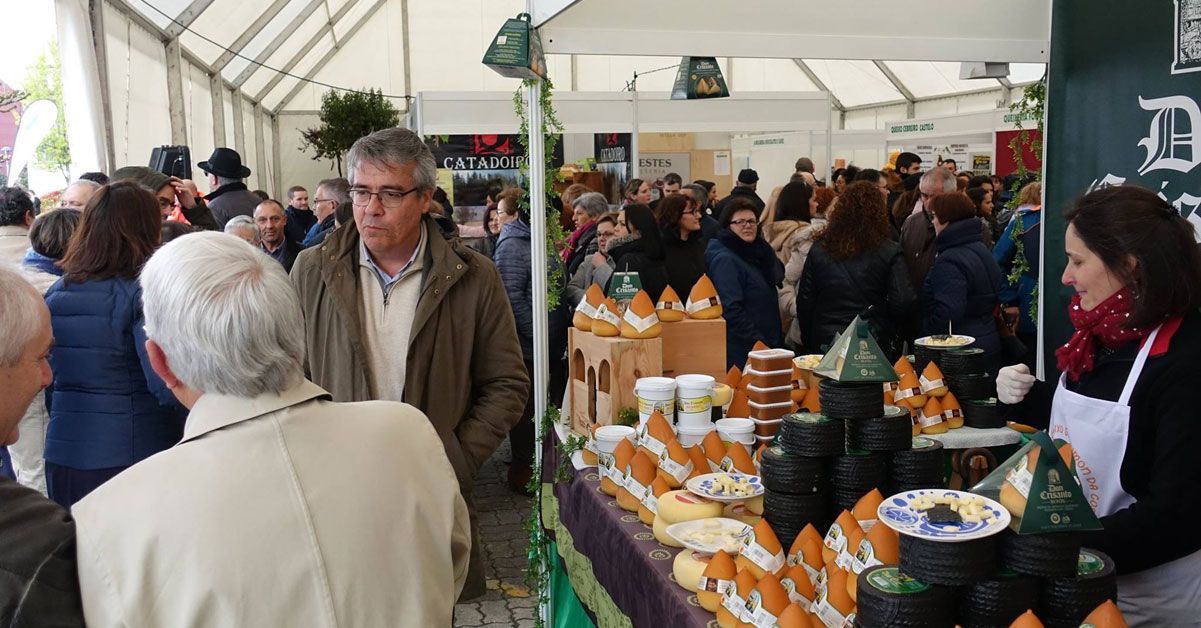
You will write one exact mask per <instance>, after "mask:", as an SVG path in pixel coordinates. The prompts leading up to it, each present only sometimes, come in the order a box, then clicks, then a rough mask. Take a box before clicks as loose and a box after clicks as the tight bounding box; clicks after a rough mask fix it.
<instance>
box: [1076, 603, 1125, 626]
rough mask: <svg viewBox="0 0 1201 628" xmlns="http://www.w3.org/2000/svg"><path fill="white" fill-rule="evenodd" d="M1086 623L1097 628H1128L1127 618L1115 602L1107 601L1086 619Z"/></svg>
mask: <svg viewBox="0 0 1201 628" xmlns="http://www.w3.org/2000/svg"><path fill="white" fill-rule="evenodd" d="M1084 623H1085V624H1088V625H1090V626H1096V628H1126V618H1125V617H1122V611H1120V610H1118V605H1117V604H1114V603H1113V600H1105V602H1103V603H1102V604H1101V605H1100V606H1098V607H1097V608H1095V609H1093V612H1091V613H1089V614H1088V617H1085V618H1084Z"/></svg>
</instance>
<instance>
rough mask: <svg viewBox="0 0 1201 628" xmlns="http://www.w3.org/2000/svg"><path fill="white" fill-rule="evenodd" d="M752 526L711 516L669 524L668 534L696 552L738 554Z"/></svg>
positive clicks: (735, 520)
mask: <svg viewBox="0 0 1201 628" xmlns="http://www.w3.org/2000/svg"><path fill="white" fill-rule="evenodd" d="M750 531H751V526H748V525H747V524H745V523H743V522H741V521H738V520H737V519H727V518H725V517H709V518H707V519H697V520H695V521H684V522H681V523H673V524H671V525H669V526H667V534H668V536H670V537H671V538H673V539H675V540H677V541H679V542H680V544H681V545H683V546H684V547H687V548H688V549H690V550H692V551H694V552H700V553H702V554H716V553H717V552H719V551H725V552H726V553H729V554H737V553H738V548H740V547H742V542H743V539H744V538H746V535H747V534H748V533H750Z"/></svg>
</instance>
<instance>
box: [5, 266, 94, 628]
mask: <svg viewBox="0 0 1201 628" xmlns="http://www.w3.org/2000/svg"><path fill="white" fill-rule="evenodd" d="M0 329H3V330H4V333H3V334H0V387H2V389H3V391H4V394H2V395H0V447H4V446H10V445H12V444H13V443H15V442H17V439H18V438H20V435H21V434H20V430H19V428H18V424H19V423H20V421H21V418H22V417H23V416H24V415H25V410H26V409H27V408H28V407H29V404H30V402H32V401H33V399H34V398H35V397H36V396H37V394H38V393H39V392H41V390H42V389H43V388H45V387H46V386H48V385H50V377H51V376H50V363H49V361H48V357H49V354H50V345H51V344H53V342H54V340H53V331H52V330H51V328H50V311H49V310H48V309H46V303H45V302H44V301H42V296H41V295H40V294H38V292H37V290H35V289H34V288H33V286H31V285H30V284H29V283H28V282H26V281H25V279H24V278H23V277H22V276H21V275H20V274H18V273H17V272H16V271H14V270H10V269H8V268H3V267H0ZM0 623H3V624H4V625H6V626H8V625H12V626H83V614H82V613H81V611H80V607H79V586H78V583H77V581H76V578H75V535H74V525H73V524H72V523H71V518H70V516H68V515H67V512H66V511H65V510H63V509H62V507H61V506H59V505H58V504H56V503H54V502H52V501H50V500H49V499H46V498H45V497H44V496H43V495H42V494H41V493H39V492H37V491H35V490H33V489H31V488H27V487H24V486H21V485H20V484H17V483H16V482H13V481H12V480H9V479H8V478H5V477H3V476H0Z"/></svg>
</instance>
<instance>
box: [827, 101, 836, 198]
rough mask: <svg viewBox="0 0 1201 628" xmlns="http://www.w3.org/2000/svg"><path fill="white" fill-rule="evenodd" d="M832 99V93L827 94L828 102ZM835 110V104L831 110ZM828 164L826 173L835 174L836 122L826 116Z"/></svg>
mask: <svg viewBox="0 0 1201 628" xmlns="http://www.w3.org/2000/svg"><path fill="white" fill-rule="evenodd" d="M830 98H831V94H830V92H826V100H827V102H830ZM833 108H834V107H833V103H831V106H830V109H831V110H833ZM826 163H827V167H826V172H828V173H833V172H834V122H833V121H832V120H831V119H830V116H826ZM827 176H829V175H827ZM830 187H834V182H833V181H830Z"/></svg>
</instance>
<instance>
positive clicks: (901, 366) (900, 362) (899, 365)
mask: <svg viewBox="0 0 1201 628" xmlns="http://www.w3.org/2000/svg"><path fill="white" fill-rule="evenodd" d="M892 370H894V371H896V372H897V377H900V376H902V375H904V374H906V373H913V374H914V375H917V372H916V371H914V370H913V362H910V361H909V358H907V357H905V356H901V357H900V358H897V362H896V364H893V365H892Z"/></svg>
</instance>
